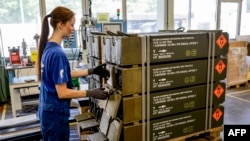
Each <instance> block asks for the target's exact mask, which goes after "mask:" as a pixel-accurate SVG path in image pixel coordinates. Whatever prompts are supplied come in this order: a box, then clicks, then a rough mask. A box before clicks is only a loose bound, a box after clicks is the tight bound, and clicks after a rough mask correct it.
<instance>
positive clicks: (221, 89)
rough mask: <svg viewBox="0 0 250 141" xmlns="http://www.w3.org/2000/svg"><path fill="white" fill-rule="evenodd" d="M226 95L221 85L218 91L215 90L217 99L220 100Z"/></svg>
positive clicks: (217, 88)
mask: <svg viewBox="0 0 250 141" xmlns="http://www.w3.org/2000/svg"><path fill="white" fill-rule="evenodd" d="M223 93H224V88H223V87H222V86H221V85H218V86H217V87H216V89H215V90H214V95H215V96H216V97H217V98H220V97H221V95H222V94H223Z"/></svg>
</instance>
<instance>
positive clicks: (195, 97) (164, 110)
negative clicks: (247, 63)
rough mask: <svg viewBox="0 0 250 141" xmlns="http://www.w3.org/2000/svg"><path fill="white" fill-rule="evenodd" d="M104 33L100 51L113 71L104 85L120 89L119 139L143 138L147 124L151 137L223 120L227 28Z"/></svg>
mask: <svg viewBox="0 0 250 141" xmlns="http://www.w3.org/2000/svg"><path fill="white" fill-rule="evenodd" d="M102 39H103V40H104V41H103V42H102V43H103V45H102V47H103V48H102V50H103V54H104V55H103V56H104V59H105V62H106V63H107V69H109V70H110V72H111V77H110V79H109V80H108V81H107V85H109V86H110V87H111V88H113V89H119V90H120V91H121V93H122V95H123V98H122V104H121V106H120V109H119V113H118V117H120V118H121V119H122V120H123V131H122V137H121V139H120V140H124V141H128V140H129V141H131V140H132V141H133V140H136V141H137V140H142V135H143V134H144V133H143V131H144V130H143V128H146V127H145V126H144V125H145V124H147V129H146V131H148V130H149V133H150V135H148V134H146V133H145V134H144V135H147V137H146V138H149V140H154V141H160V140H167V139H172V138H176V137H179V136H184V135H187V134H191V133H195V132H199V131H203V130H207V129H210V128H215V127H219V126H221V125H222V124H223V112H224V109H223V106H221V103H223V102H224V100H225V83H224V82H223V81H222V80H224V79H225V78H226V74H227V73H226V70H227V59H226V57H223V56H226V54H227V52H228V34H227V33H223V32H199V33H198V32H197V33H171V34H168V33H165V34H163V33H161V34H160V33H159V34H154V35H147V36H144V35H143V36H138V37H126V36H119V37H116V36H106V37H103V38H102ZM107 43H109V45H107ZM143 109H144V110H143ZM145 109H146V110H145ZM143 117H146V119H145V121H144V118H143Z"/></svg>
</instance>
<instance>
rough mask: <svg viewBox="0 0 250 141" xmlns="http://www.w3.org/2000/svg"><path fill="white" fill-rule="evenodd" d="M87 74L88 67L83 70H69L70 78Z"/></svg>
mask: <svg viewBox="0 0 250 141" xmlns="http://www.w3.org/2000/svg"><path fill="white" fill-rule="evenodd" d="M87 75H88V69H84V70H72V71H71V77H72V78H78V77H83V76H87Z"/></svg>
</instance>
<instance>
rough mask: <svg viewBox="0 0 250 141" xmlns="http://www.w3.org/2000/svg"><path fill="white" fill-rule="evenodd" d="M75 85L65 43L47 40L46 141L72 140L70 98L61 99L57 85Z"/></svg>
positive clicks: (42, 92)
mask: <svg viewBox="0 0 250 141" xmlns="http://www.w3.org/2000/svg"><path fill="white" fill-rule="evenodd" d="M62 83H66V84H67V88H72V81H71V75H70V65H69V61H68V59H67V56H66V54H65V53H64V51H63V49H62V47H61V46H60V45H58V44H57V43H55V42H47V43H46V47H45V49H44V51H43V54H42V58H41V86H40V97H39V118H40V122H41V131H42V136H43V140H45V141H47V140H48V141H62V140H63V141H67V140H69V121H68V119H69V116H70V99H59V98H58V94H57V92H56V88H55V86H56V85H57V84H62Z"/></svg>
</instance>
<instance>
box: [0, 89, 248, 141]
mask: <svg viewBox="0 0 250 141" xmlns="http://www.w3.org/2000/svg"><path fill="white" fill-rule="evenodd" d="M223 105H224V108H225V111H224V125H230V124H245V125H247V124H248V125H249V124H250V120H249V117H250V108H249V107H250V84H245V85H243V86H240V87H238V88H236V87H230V88H228V89H227V90H226V97H225V102H224V103H223ZM29 106H30V107H29ZM4 108H5V109H4ZM23 109H24V110H23V112H22V113H21V114H20V115H19V116H22V115H27V114H31V113H35V112H36V107H35V106H34V105H26V107H24V108H23ZM74 114H78V109H77V108H76V109H72V116H71V118H73V116H74ZM8 118H12V113H11V105H10V104H9V103H5V104H1V105H0V120H4V119H8ZM221 136H222V139H223V132H222V133H221ZM70 138H71V139H70V140H71V141H79V137H78V133H77V129H76V126H72V129H71V135H70Z"/></svg>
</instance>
